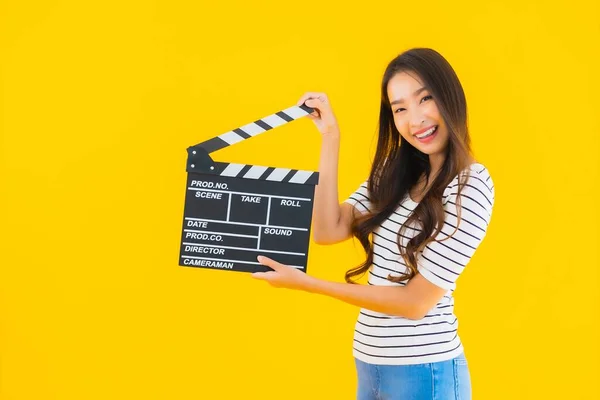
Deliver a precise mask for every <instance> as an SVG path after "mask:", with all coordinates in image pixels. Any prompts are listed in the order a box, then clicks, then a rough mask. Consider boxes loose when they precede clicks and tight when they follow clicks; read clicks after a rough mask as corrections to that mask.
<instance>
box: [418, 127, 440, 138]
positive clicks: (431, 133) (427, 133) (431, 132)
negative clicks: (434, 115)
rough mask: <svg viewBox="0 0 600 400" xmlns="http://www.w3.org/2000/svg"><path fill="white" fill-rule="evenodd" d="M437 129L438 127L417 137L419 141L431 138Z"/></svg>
mask: <svg viewBox="0 0 600 400" xmlns="http://www.w3.org/2000/svg"><path fill="white" fill-rule="evenodd" d="M436 128H437V127H436V126H434V127H433V128H431V129H429V130H427V131H425V132H423V133H421V134H420V135H417V137H418V138H419V139H425V138H426V137H427V136H431V135H433V133H434V132H435V130H436Z"/></svg>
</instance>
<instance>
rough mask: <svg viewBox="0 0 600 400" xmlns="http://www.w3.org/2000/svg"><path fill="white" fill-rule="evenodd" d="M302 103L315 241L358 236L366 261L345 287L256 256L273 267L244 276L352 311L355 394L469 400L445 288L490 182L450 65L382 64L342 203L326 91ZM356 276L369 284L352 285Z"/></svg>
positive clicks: (485, 205)
mask: <svg viewBox="0 0 600 400" xmlns="http://www.w3.org/2000/svg"><path fill="white" fill-rule="evenodd" d="M302 103H304V104H306V105H307V106H310V107H313V108H315V112H314V113H313V114H311V115H309V118H311V119H312V120H313V121H314V123H315V124H316V127H317V128H318V130H319V131H320V133H321V134H322V149H321V158H320V165H319V173H320V181H319V185H318V186H317V187H316V191H315V203H314V213H313V238H314V240H315V242H317V243H320V244H334V243H339V242H341V241H343V240H346V239H349V238H351V237H355V238H357V239H358V240H359V242H360V243H361V244H362V246H363V247H364V250H365V252H366V260H365V262H364V263H362V264H361V265H360V266H357V267H356V268H353V269H350V270H349V271H347V272H346V275H345V280H346V283H340V282H329V281H325V280H321V279H317V278H314V277H312V276H309V275H308V274H305V273H303V272H301V271H298V270H297V269H294V268H291V267H288V266H286V265H282V264H280V263H277V262H276V261H274V260H272V259H269V258H267V257H263V256H259V257H258V260H259V262H260V263H262V264H264V265H267V266H269V267H270V268H271V269H272V270H273V271H269V272H260V273H255V274H253V276H254V277H255V278H258V279H264V280H266V281H268V282H269V283H270V284H271V285H273V286H275V287H285V288H290V289H298V290H304V291H307V292H311V293H318V294H323V295H327V296H331V297H334V298H337V299H339V300H342V301H345V302H347V303H349V304H353V305H356V306H358V307H360V313H359V316H358V320H357V321H356V325H355V332H354V345H353V354H354V357H355V361H356V369H357V374H358V389H357V399H359V400H367V399H402V400H404V399H419V400H426V399H444V400H446V399H470V398H471V378H470V372H469V367H468V364H467V359H466V357H465V354H464V348H463V345H462V343H461V340H460V337H459V335H458V320H457V318H456V315H455V314H454V300H453V292H454V290H455V288H456V281H457V279H458V277H459V276H460V274H461V273H462V271H463V270H464V268H465V266H466V265H467V263H468V262H469V260H470V258H471V257H472V256H473V254H474V252H475V250H476V249H477V247H478V246H479V245H480V243H481V241H482V240H483V238H484V236H485V235H486V232H487V228H488V225H489V223H490V219H491V215H492V208H493V205H494V184H493V181H492V179H491V177H490V174H489V172H488V170H487V169H486V167H485V166H484V165H483V164H481V163H479V162H477V161H475V160H474V157H473V156H472V153H471V149H470V138H469V132H468V128H467V106H466V100H465V95H464V92H463V89H462V86H461V84H460V82H459V79H458V78H457V76H456V74H455V72H454V70H453V69H452V67H451V66H450V64H449V63H448V62H447V61H446V60H445V59H444V58H443V57H442V56H441V55H440V54H439V53H438V52H436V51H434V50H432V49H426V48H415V49H410V50H408V51H406V52H404V53H402V54H400V55H398V56H397V57H396V58H394V59H393V60H392V61H391V62H390V63H389V65H388V66H387V69H386V70H385V73H384V76H383V81H382V86H381V108H380V114H379V138H378V144H377V150H376V154H375V159H374V161H373V165H372V168H371V171H370V174H369V176H368V178H367V179H365V180H364V182H362V184H361V185H360V186H359V187H358V188H357V190H356V191H355V192H354V193H352V194H351V195H350V196H349V197H348V198H347V199H346V200H345V201H344V202H342V203H341V204H339V201H338V190H337V179H338V174H337V168H338V151H339V146H340V132H339V128H338V124H337V122H336V117H335V115H334V113H333V111H332V108H331V105H330V103H329V101H328V99H327V96H326V95H325V94H323V93H312V92H311V93H306V94H305V95H304V96H302V97H301V98H300V100H299V101H298V104H302ZM364 273H368V285H359V284H356V281H355V280H354V279H355V278H356V277H359V276H361V275H362V274H364Z"/></svg>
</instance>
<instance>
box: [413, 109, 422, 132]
mask: <svg viewBox="0 0 600 400" xmlns="http://www.w3.org/2000/svg"><path fill="white" fill-rule="evenodd" d="M424 125H425V116H424V115H423V114H421V113H420V112H418V111H416V110H415V111H413V112H412V113H411V114H410V127H411V128H412V129H415V130H416V129H419V128H422V127H423V126H424Z"/></svg>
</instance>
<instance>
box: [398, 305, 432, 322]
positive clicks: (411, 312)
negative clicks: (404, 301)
mask: <svg viewBox="0 0 600 400" xmlns="http://www.w3.org/2000/svg"><path fill="white" fill-rule="evenodd" d="M428 311H429V310H424V309H423V307H421V306H419V305H414V306H412V307H410V308H409V309H408V310H406V309H405V310H403V313H402V315H401V316H402V317H404V318H406V319H410V320H413V321H418V320H421V319H423V318H425V316H426V315H427V312H428Z"/></svg>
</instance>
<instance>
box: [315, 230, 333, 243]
mask: <svg viewBox="0 0 600 400" xmlns="http://www.w3.org/2000/svg"><path fill="white" fill-rule="evenodd" d="M313 241H314V242H315V243H316V244H321V245H329V244H334V243H336V241H335V240H333V239H332V238H331V237H328V236H327V235H323V234H317V233H315V234H313Z"/></svg>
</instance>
